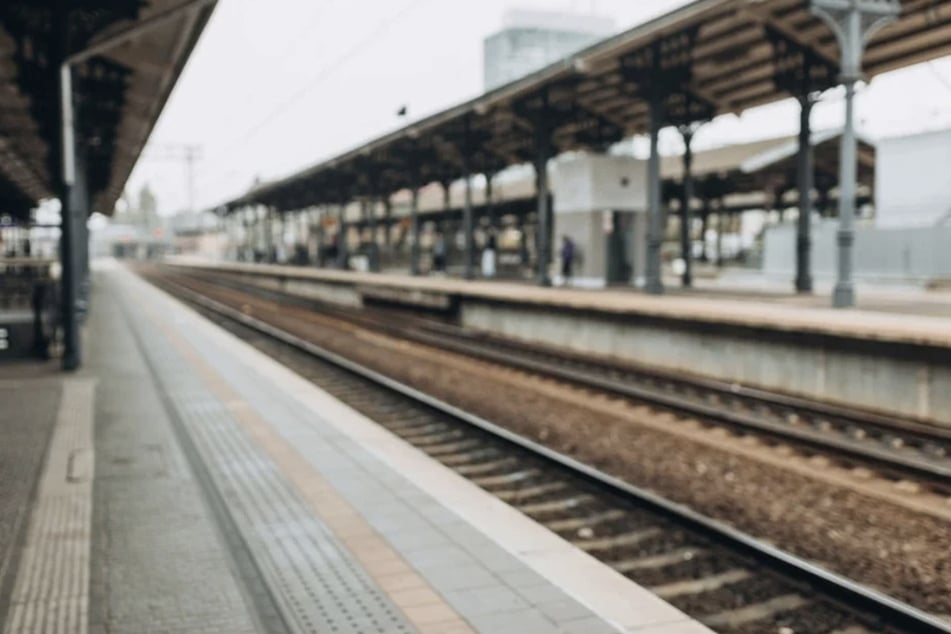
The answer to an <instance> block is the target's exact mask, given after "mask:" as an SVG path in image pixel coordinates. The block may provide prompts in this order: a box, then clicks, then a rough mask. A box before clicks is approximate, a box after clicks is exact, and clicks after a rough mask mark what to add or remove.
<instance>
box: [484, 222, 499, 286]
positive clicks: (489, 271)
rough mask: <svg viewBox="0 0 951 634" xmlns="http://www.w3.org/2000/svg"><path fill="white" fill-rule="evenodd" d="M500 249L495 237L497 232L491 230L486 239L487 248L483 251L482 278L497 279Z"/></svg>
mask: <svg viewBox="0 0 951 634" xmlns="http://www.w3.org/2000/svg"><path fill="white" fill-rule="evenodd" d="M497 249H498V239H497V238H496V237H495V230H494V229H489V234H488V236H486V239H485V248H484V249H482V277H484V278H493V277H495V259H496V251H497Z"/></svg>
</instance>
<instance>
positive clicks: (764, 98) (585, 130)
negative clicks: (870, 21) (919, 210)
mask: <svg viewBox="0 0 951 634" xmlns="http://www.w3.org/2000/svg"><path fill="white" fill-rule="evenodd" d="M853 5H855V6H856V7H858V6H859V5H861V7H863V8H867V7H866V5H868V6H869V7H872V8H876V7H877V8H878V9H882V10H887V11H890V12H892V13H897V14H896V15H895V16H894V20H892V21H891V23H890V24H888V26H886V27H885V28H882V29H880V30H878V31H877V32H875V33H870V34H869V35H870V37H869V39H868V41H867V46H866V47H865V52H864V57H863V58H862V60H861V61H863V62H864V65H863V71H864V73H865V77H867V78H871V77H874V76H875V75H878V74H881V73H883V72H886V71H889V70H894V69H896V68H900V67H903V66H907V65H910V64H915V63H918V62H923V61H927V60H930V59H933V58H937V57H940V56H943V55H947V54H951V0H906V1H904V2H901V3H898V2H894V1H891V0H859V1H858V4H856V3H855V2H852V3H849V2H845V3H844V5H843V6H845V7H846V9H845V10H847V12H848V11H851V10H852V9H849V7H852V6H853ZM818 10H820V7H818V6H817V5H815V0H813V1H809V0H762V1H756V2H751V1H749V0H696V1H694V2H691V3H689V4H687V5H685V6H683V7H681V8H679V9H677V10H675V11H671V12H670V13H667V14H666V15H663V16H660V17H658V18H656V19H654V20H651V21H649V22H646V23H644V24H641V25H639V26H636V27H634V28H632V29H630V30H628V31H625V32H624V33H621V34H619V35H617V36H615V37H611V38H609V39H606V40H604V41H602V42H600V43H598V44H595V45H593V46H591V47H589V48H587V49H584V50H582V51H580V52H579V53H577V54H575V55H573V56H571V57H569V58H566V59H564V60H562V61H559V62H557V63H555V64H552V65H550V66H548V67H546V68H544V69H542V70H540V71H538V72H536V73H533V74H532V75H529V76H527V77H525V78H524V79H521V80H517V81H514V82H512V83H509V84H506V85H504V86H502V87H499V88H497V89H495V90H492V91H490V92H487V93H485V94H484V95H481V96H480V97H477V98H475V99H472V100H470V101H467V102H465V103H462V104H460V105H458V106H456V107H454V108H450V109H448V110H445V111H443V112H440V113H437V114H435V115H433V116H430V117H427V118H425V119H422V120H420V121H417V122H415V123H413V124H410V125H408V126H406V127H404V128H403V129H401V130H398V131H396V132H393V133H391V134H387V135H385V136H383V137H381V138H378V139H376V140H374V141H371V142H369V143H366V144H364V145H362V146H360V147H358V148H356V149H354V150H352V151H350V152H346V153H344V154H342V155H340V156H337V157H334V158H332V159H329V160H327V161H323V162H321V163H318V164H317V165H314V166H313V167H310V168H308V169H305V170H303V171H302V172H299V173H297V174H294V175H292V176H289V177H287V178H283V179H281V180H279V181H276V182H272V183H269V184H266V185H263V186H261V187H258V188H256V189H254V190H253V191H251V192H249V193H248V194H246V195H243V196H240V197H238V198H236V199H234V200H231V201H229V202H228V203H227V204H225V205H224V207H223V208H224V209H225V210H227V211H234V210H236V209H241V208H246V207H252V206H260V207H262V208H265V209H269V210H273V211H278V212H286V211H292V210H296V209H302V208H305V207H308V206H313V205H340V204H343V203H346V202H347V201H350V200H354V199H357V198H372V199H380V198H384V197H387V196H388V195H389V194H391V193H393V192H395V191H397V190H399V189H403V188H408V189H412V190H415V189H418V188H419V187H420V186H422V185H425V184H427V183H430V182H440V183H444V184H445V183H449V182H451V181H454V180H459V179H461V180H463V181H464V182H465V183H470V182H471V179H472V177H473V175H475V174H478V173H485V174H489V175H491V174H494V173H496V172H497V171H499V170H500V169H502V168H504V167H506V166H508V165H512V164H516V163H526V162H527V163H531V164H532V165H534V166H535V169H536V179H537V187H536V197H537V214H538V227H537V232H538V235H537V243H538V245H539V252H540V257H539V258H538V263H537V266H538V269H537V278H538V282H539V283H540V284H547V283H549V277H548V269H549V264H550V261H551V247H550V245H551V216H550V214H551V209H550V204H549V185H548V182H547V171H546V169H545V166H546V165H547V163H548V161H549V160H550V159H551V158H552V157H553V156H554V155H555V154H557V153H559V152H565V151H569V150H577V149H585V150H593V151H603V150H605V149H606V148H608V147H609V146H610V145H611V144H613V143H615V142H617V141H619V140H621V139H622V138H624V137H625V136H627V135H632V134H645V133H647V134H649V136H650V138H651V148H652V152H651V160H650V161H649V165H648V169H647V171H646V181H647V183H646V186H647V190H648V192H649V195H648V207H649V218H650V224H649V230H648V232H647V238H646V241H645V242H646V244H644V248H645V251H646V259H647V268H648V271H647V290H648V291H649V292H653V293H660V292H662V291H663V286H662V284H661V276H660V245H661V241H662V239H663V211H662V203H661V194H662V187H661V178H660V156H659V154H658V152H657V136H658V133H659V130H660V129H661V128H662V127H667V126H675V127H677V128H678V129H680V130H681V132H683V133H684V134H685V135H691V134H692V132H691V131H692V130H694V129H695V127H696V125H697V124H698V123H699V122H703V121H706V120H709V119H711V118H713V117H714V116H716V115H719V114H724V113H731V112H742V111H743V110H746V109H748V108H752V107H754V106H758V105H762V104H766V103H770V102H773V101H777V100H780V99H784V98H787V97H795V98H797V99H798V100H799V101H800V103H801V104H802V106H803V107H802V117H801V121H800V124H801V135H800V139H799V140H800V161H799V165H798V172H799V176H798V181H799V188H800V196H801V200H802V201H803V203H802V204H803V205H806V206H807V205H808V204H809V203H808V201H809V200H810V199H811V194H812V190H813V187H812V183H811V182H810V178H809V177H810V175H811V173H812V166H811V158H810V154H809V147H810V144H809V143H808V142H807V140H808V139H809V138H810V129H809V114H810V111H811V107H812V104H813V103H814V101H815V96H816V94H817V93H818V92H821V91H823V90H826V89H828V88H831V87H833V86H835V85H836V84H837V82H838V77H839V73H840V59H841V55H840V48H839V39H837V38H838V36H837V34H836V32H834V31H833V29H832V28H830V25H829V24H828V23H826V22H824V18H821V17H819V16H818V15H816V14H815V11H818ZM849 15H851V14H849ZM849 81H852V79H851V78H850V80H849ZM685 138H687V137H686V136H685ZM689 156H690V153H689V152H688V155H687V157H688V163H689ZM688 174H689V170H688ZM685 181H686V182H687V183H688V184H689V182H690V178H689V177H687V178H686V179H685ZM467 188H468V185H467ZM413 217H414V218H415V214H413ZM464 224H465V227H466V235H467V236H468V237H467V245H469V246H468V249H469V250H471V243H472V230H473V219H472V213H471V210H470V209H469V206H466V207H465V211H464ZM414 226H415V224H414ZM808 229H809V227H808V224H805V223H804V224H803V225H802V226H801V227H800V235H799V243H800V249H799V254H798V257H799V260H800V266H799V269H800V270H799V272H798V274H797V287H798V288H799V289H800V290H802V291H804V292H805V291H809V290H811V279H810V276H809V275H808V256H809V236H808ZM688 257H689V256H688ZM470 261H471V259H470ZM416 268H417V267H414V270H416Z"/></svg>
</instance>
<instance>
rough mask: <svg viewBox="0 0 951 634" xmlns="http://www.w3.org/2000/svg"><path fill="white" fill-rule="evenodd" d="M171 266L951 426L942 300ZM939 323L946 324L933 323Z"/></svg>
mask: <svg viewBox="0 0 951 634" xmlns="http://www.w3.org/2000/svg"><path fill="white" fill-rule="evenodd" d="M170 264H171V265H172V266H176V267H179V268H180V269H182V270H189V271H192V272H197V273H199V274H208V275H218V276H221V275H224V276H226V277H228V278H229V279H231V280H233V281H235V282H239V283H241V284H247V285H251V286H258V287H261V288H264V289H268V290H272V291H275V290H276V291H280V292H283V293H287V294H291V295H296V296H299V297H302V298H306V299H310V300H318V301H324V302H332V303H336V304H342V305H348V306H364V305H370V304H384V305H395V306H404V307H411V308H414V309H417V310H419V309H423V310H430V311H437V312H442V313H443V314H445V315H448V316H450V317H451V318H452V319H454V320H455V321H456V322H457V323H459V324H460V325H462V326H464V327H466V328H471V329H473V330H476V331H481V332H485V333H488V334H492V335H499V336H503V337H511V338H514V339H519V340H523V341H528V342H531V343H535V344H547V345H552V346H555V347H560V348H567V349H571V350H574V351H577V352H581V353H585V354H598V355H604V356H607V357H612V358H615V359H621V360H623V361H625V362H630V363H640V364H645V365H649V366H651V367H652V368H654V369H666V370H670V371H672V372H688V373H691V374H694V375H697V376H699V377H707V378H716V379H718V380H726V381H732V382H736V383H738V384H743V385H748V386H752V387H757V388H761V389H766V390H773V391H779V392H785V393H789V394H793V395H797V396H803V397H806V398H812V399H816V400H820V401H827V402H830V403H833V404H839V405H844V406H847V407H858V408H862V409H869V410H873V411H876V412H881V413H885V414H889V415H899V416H902V417H909V418H915V419H920V420H923V421H927V422H932V423H938V424H944V425H951V392H949V391H948V390H946V389H944V386H946V385H948V384H949V382H951V301H947V300H945V301H942V298H943V297H944V295H943V294H940V293H939V294H937V295H936V299H934V300H933V301H931V302H928V303H927V305H928V307H929V308H930V309H931V310H932V314H916V313H915V311H914V310H911V311H910V312H909V314H901V313H900V312H897V310H896V307H898V306H900V305H901V297H900V296H898V295H896V294H894V293H892V294H887V293H886V294H883V295H880V296H879V298H878V300H877V301H878V302H879V304H880V305H882V306H883V307H887V308H888V309H887V310H886V309H882V310H865V309H861V310H859V309H856V310H835V309H832V308H828V307H818V306H816V305H815V304H816V302H817V301H819V300H818V298H817V297H811V298H806V299H789V296H788V295H786V296H782V297H781V298H777V297H772V298H771V297H768V296H764V294H763V293H762V292H760V293H757V292H753V291H747V292H738V291H736V290H733V291H730V290H726V289H722V288H720V289H716V288H708V289H705V290H699V291H696V292H693V293H690V294H682V293H678V292H676V291H673V290H672V292H671V293H670V294H669V295H665V296H649V295H645V294H643V293H641V292H635V291H634V290H633V289H614V288H612V289H606V290H585V289H574V288H540V287H537V286H532V285H528V284H522V283H516V282H503V281H464V280H459V279H454V278H445V277H410V276H406V275H387V274H368V273H356V272H348V271H334V270H318V269H310V268H303V267H292V266H278V265H260V264H236V263H207V262H197V261H188V260H178V261H174V262H171V263H170ZM920 301H921V300H920V299H919V302H920ZM919 308H920V307H919ZM942 311H945V312H947V316H936V315H942V314H944V313H943V312H942ZM918 312H919V313H920V312H921V311H918Z"/></svg>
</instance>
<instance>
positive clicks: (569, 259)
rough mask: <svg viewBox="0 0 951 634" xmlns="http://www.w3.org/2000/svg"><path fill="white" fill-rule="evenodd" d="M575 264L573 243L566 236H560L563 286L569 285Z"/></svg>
mask: <svg viewBox="0 0 951 634" xmlns="http://www.w3.org/2000/svg"><path fill="white" fill-rule="evenodd" d="M574 264H575V243H574V240H572V239H571V238H570V237H568V236H567V235H562V236H561V277H562V279H563V280H564V284H565V286H567V285H569V284H570V283H571V278H572V273H573V270H574Z"/></svg>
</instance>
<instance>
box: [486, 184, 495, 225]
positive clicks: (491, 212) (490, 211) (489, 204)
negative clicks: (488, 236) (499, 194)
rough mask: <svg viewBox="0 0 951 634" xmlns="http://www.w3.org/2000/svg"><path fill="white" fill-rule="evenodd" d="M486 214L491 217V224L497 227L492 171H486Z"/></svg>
mask: <svg viewBox="0 0 951 634" xmlns="http://www.w3.org/2000/svg"><path fill="white" fill-rule="evenodd" d="M484 176H485V215H486V218H488V219H489V226H490V227H493V228H496V219H495V203H494V201H493V200H492V173H491V172H485V173H484Z"/></svg>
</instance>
